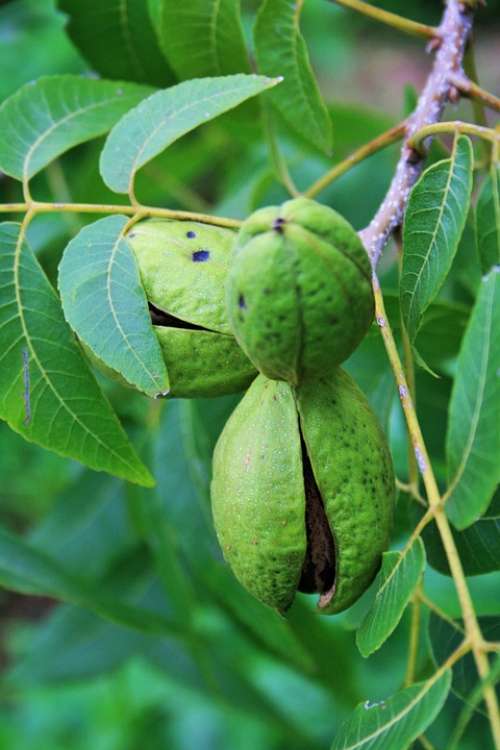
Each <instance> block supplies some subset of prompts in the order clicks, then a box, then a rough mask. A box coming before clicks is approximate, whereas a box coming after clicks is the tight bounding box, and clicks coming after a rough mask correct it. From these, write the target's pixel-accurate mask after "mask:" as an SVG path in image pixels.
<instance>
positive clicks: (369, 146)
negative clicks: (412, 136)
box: [303, 120, 406, 198]
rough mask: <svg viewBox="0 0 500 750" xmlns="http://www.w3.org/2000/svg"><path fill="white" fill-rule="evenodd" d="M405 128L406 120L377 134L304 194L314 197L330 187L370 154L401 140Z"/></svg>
mask: <svg viewBox="0 0 500 750" xmlns="http://www.w3.org/2000/svg"><path fill="white" fill-rule="evenodd" d="M405 130H406V121H405V120H404V121H403V122H400V123H399V124H398V125H395V126H394V127H393V128H390V130H387V131H386V132H385V133H382V134H381V135H379V136H377V137H376V138H374V139H373V140H372V141H370V142H369V143H365V144H364V145H363V146H361V147H360V148H358V149H356V151H353V153H352V154H350V155H349V156H348V157H347V158H346V159H343V160H342V161H341V162H339V164H335V166H334V167H332V168H331V169H330V170H329V171H328V172H326V174H324V175H323V176H322V177H320V178H319V179H318V180H316V182H314V183H313V184H312V185H311V186H310V187H309V188H308V189H307V190H306V191H305V192H304V193H303V195H304V196H305V197H306V198H314V197H315V196H316V195H318V193H320V192H321V191H322V190H324V189H325V188H326V187H328V185H330V183H332V182H333V181H334V180H336V179H337V178H338V177H340V176H341V175H343V174H345V172H348V171H349V170H350V169H352V167H354V166H355V165H356V164H359V162H361V161H363V160H364V159H366V158H367V157H368V156H371V155H372V154H375V153H376V152H377V151H380V150H381V149H383V148H386V147H387V146H390V145H391V144H392V143H395V142H396V141H399V140H400V139H401V138H402V137H403V136H404V134H405Z"/></svg>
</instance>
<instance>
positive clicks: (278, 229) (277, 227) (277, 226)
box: [273, 216, 285, 234]
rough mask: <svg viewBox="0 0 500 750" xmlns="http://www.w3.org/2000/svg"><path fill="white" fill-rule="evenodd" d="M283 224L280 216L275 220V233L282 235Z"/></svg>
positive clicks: (283, 220) (283, 221)
mask: <svg viewBox="0 0 500 750" xmlns="http://www.w3.org/2000/svg"><path fill="white" fill-rule="evenodd" d="M284 223H285V219H283V217H282V216H278V218H277V219H275V220H274V222H273V229H274V231H275V232H278V234H283V224H284Z"/></svg>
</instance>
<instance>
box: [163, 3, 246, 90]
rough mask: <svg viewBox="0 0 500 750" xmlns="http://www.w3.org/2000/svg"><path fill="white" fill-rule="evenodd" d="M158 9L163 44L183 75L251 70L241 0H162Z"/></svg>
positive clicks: (167, 55)
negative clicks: (241, 15) (187, 0)
mask: <svg viewBox="0 0 500 750" xmlns="http://www.w3.org/2000/svg"><path fill="white" fill-rule="evenodd" d="M154 12H155V14H156V25H157V32H158V35H159V38H160V44H161V46H162V48H163V51H164V53H165V55H166V57H167V59H168V61H169V62H170V65H171V66H172V68H173V69H174V70H175V72H176V73H177V75H178V76H179V78H181V79H183V80H184V79H188V78H202V77H204V76H224V75H229V74H231V73H247V72H249V70H250V66H249V63H248V55H247V51H246V47H245V39H244V36H243V29H242V26H241V18H240V0H190V1H189V3H179V2H177V0H160V2H159V3H158V7H157V8H155V9H154Z"/></svg>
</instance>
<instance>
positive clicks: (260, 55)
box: [254, 0, 332, 153]
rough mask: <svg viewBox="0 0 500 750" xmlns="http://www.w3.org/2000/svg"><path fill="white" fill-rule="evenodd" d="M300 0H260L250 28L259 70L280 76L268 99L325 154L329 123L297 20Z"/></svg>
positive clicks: (301, 3)
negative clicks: (253, 26) (278, 85)
mask: <svg viewBox="0 0 500 750" xmlns="http://www.w3.org/2000/svg"><path fill="white" fill-rule="evenodd" d="M302 6H303V0H298V2H290V0H264V1H263V2H262V4H261V6H260V9H259V13H258V15H257V20H256V22H255V28H254V41H255V53H256V57H257V64H258V68H259V71H260V72H261V73H264V74H265V75H270V76H283V78H284V81H283V83H282V85H281V86H280V87H279V88H278V89H276V91H274V92H273V94H272V96H271V101H272V102H273V104H274V105H275V106H276V108H277V109H278V110H279V112H280V113H281V115H282V116H283V117H284V118H285V120H286V122H287V123H288V125H289V126H290V127H291V128H293V129H294V130H296V131H298V133H300V134H301V135H302V136H303V137H305V138H306V139H307V141H308V142H309V143H312V144H313V145H314V146H316V147H317V148H320V149H321V150H322V151H325V152H326V153H329V152H330V150H331V147H332V122H331V119H330V115H329V113H328V110H327V108H326V105H325V103H324V101H323V99H322V97H321V93H320V91H319V88H318V84H317V83H316V78H315V76H314V73H313V70H312V68H311V64H310V62H309V55H308V52H307V47H306V44H305V41H304V39H303V37H302V34H301V33H300V28H299V21H300V13H301V10H302Z"/></svg>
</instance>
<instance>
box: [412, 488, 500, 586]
mask: <svg viewBox="0 0 500 750" xmlns="http://www.w3.org/2000/svg"><path fill="white" fill-rule="evenodd" d="M451 533H452V534H453V540H454V542H455V546H456V548H457V552H458V555H459V557H460V562H461V563H462V568H463V571H464V573H465V575H467V576H476V575H481V574H482V573H492V572H493V571H496V570H499V569H500V491H497V493H496V496H495V497H494V498H493V500H492V501H491V504H490V505H489V507H488V509H487V510H486V513H485V514H484V516H483V517H482V518H480V519H479V520H478V521H476V522H475V523H473V524H472V525H471V526H469V527H468V528H467V529H464V530H463V531H456V530H455V529H454V528H453V527H452V529H451ZM423 538H424V542H425V548H426V550H427V559H428V560H429V563H430V565H432V567H433V568H435V569H436V570H439V572H440V573H444V574H445V575H448V576H451V571H450V567H449V564H448V559H447V557H446V553H445V551H444V547H443V542H442V540H441V535H440V534H439V531H438V530H437V528H436V526H435V524H429V526H427V528H426V529H425V530H424V533H423Z"/></svg>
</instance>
